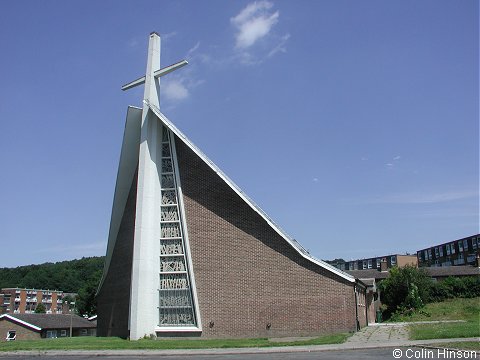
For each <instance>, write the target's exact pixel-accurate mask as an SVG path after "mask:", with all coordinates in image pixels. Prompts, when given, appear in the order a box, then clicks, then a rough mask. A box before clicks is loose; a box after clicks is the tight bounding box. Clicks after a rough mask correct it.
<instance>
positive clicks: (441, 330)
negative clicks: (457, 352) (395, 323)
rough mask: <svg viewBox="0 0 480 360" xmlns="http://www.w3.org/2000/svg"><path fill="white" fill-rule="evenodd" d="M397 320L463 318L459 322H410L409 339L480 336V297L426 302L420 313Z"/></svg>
mask: <svg viewBox="0 0 480 360" xmlns="http://www.w3.org/2000/svg"><path fill="white" fill-rule="evenodd" d="M426 314H427V315H426ZM398 320H399V321H432V320H464V321H465V322H461V323H438V324H412V325H410V326H409V330H410V339H412V340H426V339H451V338H466V337H478V336H480V298H473V299H461V298H457V299H449V300H446V301H442V302H438V303H431V304H427V305H426V306H425V308H423V309H422V312H421V313H416V314H413V315H411V316H406V317H400V318H399V319H398Z"/></svg>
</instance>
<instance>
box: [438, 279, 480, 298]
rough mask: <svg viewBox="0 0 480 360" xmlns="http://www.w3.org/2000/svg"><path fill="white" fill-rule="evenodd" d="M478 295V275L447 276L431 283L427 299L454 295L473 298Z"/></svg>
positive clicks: (479, 288) (479, 282) (479, 287)
mask: <svg viewBox="0 0 480 360" xmlns="http://www.w3.org/2000/svg"><path fill="white" fill-rule="evenodd" d="M477 296H480V278H479V277H473V276H469V277H463V278H458V277H452V276H450V277H448V278H446V279H445V280H443V281H438V282H435V283H433V284H432V287H431V291H430V297H429V301H430V302H432V301H443V300H445V299H452V298H455V297H462V298H473V297H477Z"/></svg>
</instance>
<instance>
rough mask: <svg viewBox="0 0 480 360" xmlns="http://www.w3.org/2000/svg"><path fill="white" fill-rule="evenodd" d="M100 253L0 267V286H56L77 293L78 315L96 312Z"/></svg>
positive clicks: (43, 287)
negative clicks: (76, 257)
mask: <svg viewBox="0 0 480 360" xmlns="http://www.w3.org/2000/svg"><path fill="white" fill-rule="evenodd" d="M104 261H105V257H104V256H95V257H83V258H81V259H76V260H70V261H61V262H56V263H44V264H39V265H26V266H18V267H15V268H0V288H15V287H17V288H28V289H45V290H60V291H63V292H67V293H77V294H78V297H77V298H76V299H74V300H75V302H76V309H77V312H78V313H79V314H80V315H93V314H95V313H96V304H95V299H94V297H95V292H96V290H97V286H98V284H99V282H100V278H101V276H102V271H103V264H104Z"/></svg>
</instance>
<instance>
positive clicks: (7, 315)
mask: <svg viewBox="0 0 480 360" xmlns="http://www.w3.org/2000/svg"><path fill="white" fill-rule="evenodd" d="M3 318H7V319H10V320H12V321H13V322H17V323H20V324H22V325H25V326H28V327H29V328H32V329H34V330H38V331H41V330H42V328H41V327H38V326H36V325H33V324H30V323H29V322H26V321H23V320H20V319H18V318H16V317H15V316H12V315H10V314H3V315H0V320H1V319H3Z"/></svg>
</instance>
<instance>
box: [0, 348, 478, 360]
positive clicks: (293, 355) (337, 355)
mask: <svg viewBox="0 0 480 360" xmlns="http://www.w3.org/2000/svg"><path fill="white" fill-rule="evenodd" d="M394 350H395V348H383V349H361V350H331V351H314V352H282V353H255V354H209V355H197V354H190V355H185V354H182V355H143V356H138V355H137V356H123V355H122V356H118V355H74V356H73V355H70V356H69V355H64V354H63V355H56V356H52V355H38V354H35V355H7V356H2V355H1V354H0V360H20V359H22V360H23V359H35V360H59V359H65V360H87V359H92V358H93V359H101V360H114V359H119V360H137V359H141V360H153V359H165V360H184V359H187V360H188V359H192V360H193V359H195V360H197V359H198V360H289V359H294V360H337V359H338V360H340V359H342V360H350V359H359V360H364V359H365V360H366V359H369V360H370V359H382V360H384V359H449V358H454V357H453V356H450V357H449V354H444V353H441V352H440V353H439V352H438V351H439V350H436V349H422V348H415V347H414V348H410V349H409V348H400V351H401V352H399V351H398V349H397V352H396V353H395V355H397V357H394ZM440 351H441V350H440ZM466 355H469V354H464V355H463V356H462V357H461V358H467V359H480V356H477V355H476V354H470V356H466ZM456 358H459V357H458V355H457V357H456Z"/></svg>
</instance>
